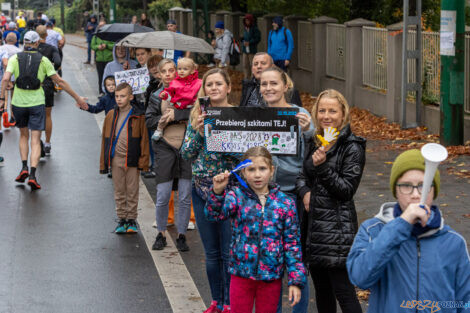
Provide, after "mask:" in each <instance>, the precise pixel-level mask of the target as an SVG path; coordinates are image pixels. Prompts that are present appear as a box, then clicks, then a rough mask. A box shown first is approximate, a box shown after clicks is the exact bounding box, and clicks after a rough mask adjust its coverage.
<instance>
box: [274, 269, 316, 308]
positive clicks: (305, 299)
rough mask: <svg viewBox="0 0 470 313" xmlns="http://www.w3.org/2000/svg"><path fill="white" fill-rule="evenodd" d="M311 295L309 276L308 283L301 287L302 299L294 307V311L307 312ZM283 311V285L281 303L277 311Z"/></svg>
mask: <svg viewBox="0 0 470 313" xmlns="http://www.w3.org/2000/svg"><path fill="white" fill-rule="evenodd" d="M309 297H310V288H309V286H308V277H307V284H306V285H305V286H304V288H303V289H301V294H300V301H299V303H297V304H296V305H294V307H293V308H292V313H307V312H308V301H309ZM281 312H282V287H281V296H280V297H279V303H278V305H277V311H276V313H281Z"/></svg>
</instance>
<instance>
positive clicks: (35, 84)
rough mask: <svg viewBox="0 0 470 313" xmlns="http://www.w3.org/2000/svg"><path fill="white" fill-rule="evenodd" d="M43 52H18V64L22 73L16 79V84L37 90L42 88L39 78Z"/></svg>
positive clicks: (26, 88)
mask: <svg viewBox="0 0 470 313" xmlns="http://www.w3.org/2000/svg"><path fill="white" fill-rule="evenodd" d="M41 60H42V54H40V53H39V52H21V53H18V65H19V68H20V71H19V72H20V73H19V75H18V77H17V79H16V82H15V84H16V86H18V88H21V89H25V90H37V89H39V88H41V81H40V80H39V79H38V70H39V65H41Z"/></svg>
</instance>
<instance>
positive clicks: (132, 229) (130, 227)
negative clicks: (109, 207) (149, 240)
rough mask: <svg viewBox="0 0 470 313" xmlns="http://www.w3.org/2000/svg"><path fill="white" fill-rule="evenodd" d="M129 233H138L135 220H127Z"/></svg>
mask: <svg viewBox="0 0 470 313" xmlns="http://www.w3.org/2000/svg"><path fill="white" fill-rule="evenodd" d="M127 232H128V233H133V234H135V233H137V232H138V231H137V223H136V222H135V220H134V219H129V220H127Z"/></svg>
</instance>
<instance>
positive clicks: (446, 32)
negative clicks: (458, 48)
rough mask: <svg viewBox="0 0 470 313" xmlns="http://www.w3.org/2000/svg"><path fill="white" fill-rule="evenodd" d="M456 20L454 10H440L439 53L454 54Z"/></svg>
mask: <svg viewBox="0 0 470 313" xmlns="http://www.w3.org/2000/svg"><path fill="white" fill-rule="evenodd" d="M456 21H457V12H456V11H449V10H442V11H441V31H440V41H441V43H440V55H448V56H455V39H456V32H457V28H456V27H457V26H456Z"/></svg>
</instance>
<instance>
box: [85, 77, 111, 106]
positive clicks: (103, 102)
mask: <svg viewBox="0 0 470 313" xmlns="http://www.w3.org/2000/svg"><path fill="white" fill-rule="evenodd" d="M104 87H105V88H106V94H105V95H104V96H102V97H101V98H100V100H99V101H98V103H97V104H95V105H92V104H88V108H87V109H86V110H87V111H88V112H90V113H94V114H97V113H100V112H102V111H104V113H105V114H108V112H109V111H111V110H112V109H114V107H115V106H116V99H115V98H114V90H115V89H116V81H115V80H114V76H108V77H106V78H105V79H104Z"/></svg>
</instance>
